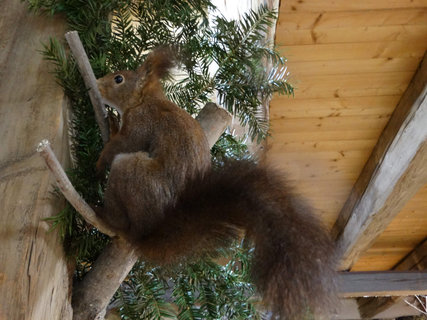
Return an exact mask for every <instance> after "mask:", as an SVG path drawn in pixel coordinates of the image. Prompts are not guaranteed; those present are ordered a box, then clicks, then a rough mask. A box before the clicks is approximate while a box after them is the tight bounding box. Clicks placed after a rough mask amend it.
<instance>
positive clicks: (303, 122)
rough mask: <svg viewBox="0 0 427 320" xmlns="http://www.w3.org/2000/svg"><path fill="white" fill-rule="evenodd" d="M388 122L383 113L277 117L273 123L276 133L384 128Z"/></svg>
mask: <svg viewBox="0 0 427 320" xmlns="http://www.w3.org/2000/svg"><path fill="white" fill-rule="evenodd" d="M387 122H388V117H386V116H381V115H368V116H347V117H344V116H338V117H319V118H292V119H286V118H285V119H276V120H275V121H274V122H273V123H272V129H271V130H272V132H273V133H274V134H280V133H286V132H292V133H295V132H306V133H308V132H319V131H322V132H324V131H341V130H342V131H344V130H352V129H357V130H375V129H378V128H379V130H382V129H383V128H384V126H385V125H386V124H387Z"/></svg>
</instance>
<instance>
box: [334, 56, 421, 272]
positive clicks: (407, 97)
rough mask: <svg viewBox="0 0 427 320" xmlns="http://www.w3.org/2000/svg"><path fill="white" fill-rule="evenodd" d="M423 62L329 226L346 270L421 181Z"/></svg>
mask: <svg viewBox="0 0 427 320" xmlns="http://www.w3.org/2000/svg"><path fill="white" fill-rule="evenodd" d="M426 83H427V61H424V62H423V63H422V64H421V66H420V68H419V70H418V71H417V73H416V75H415V76H414V78H413V80H412V82H411V84H410V86H409V88H408V90H407V91H406V92H405V94H404V96H403V97H402V99H401V101H400V103H399V105H398V107H397V108H396V110H395V112H394V113H393V115H392V118H391V119H390V122H389V123H388V125H387V127H386V129H385V130H384V132H383V134H382V136H381V137H380V139H379V141H378V143H377V145H376V147H375V149H374V151H373V153H372V155H371V157H370V158H369V160H368V163H367V164H366V166H365V168H364V171H363V172H362V174H361V176H360V177H359V179H358V181H357V183H356V185H355V186H354V188H353V191H352V193H351V194H350V196H349V199H348V200H347V203H346V205H345V206H344V208H343V210H342V211H341V213H340V217H339V219H338V220H337V223H336V225H335V227H334V232H335V234H336V235H337V245H338V247H339V248H340V250H342V251H341V252H342V254H343V263H342V268H343V269H348V268H350V267H351V266H352V265H353V264H354V262H355V261H356V260H357V259H358V257H359V256H360V254H361V253H362V252H363V251H364V250H365V249H366V248H368V247H369V246H370V245H371V244H372V242H373V241H374V240H375V238H376V237H377V236H378V235H379V234H380V233H381V232H382V231H384V229H385V228H386V227H387V225H388V224H389V223H390V222H391V220H392V219H393V218H394V217H395V216H396V215H397V214H398V213H399V211H400V210H401V209H402V208H403V206H404V205H405V204H406V202H407V201H408V200H409V199H410V198H411V197H412V196H413V195H414V194H415V193H416V192H417V191H418V189H419V188H420V187H421V186H422V185H424V184H425V182H426V181H427V168H426V167H425V166H424V164H425V161H426V160H427V142H425V139H426V137H427V127H426V126H425V123H427V98H426V93H427V86H426Z"/></svg>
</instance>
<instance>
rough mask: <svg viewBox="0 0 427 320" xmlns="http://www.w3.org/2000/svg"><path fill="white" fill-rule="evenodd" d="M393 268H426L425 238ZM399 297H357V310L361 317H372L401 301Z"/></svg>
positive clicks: (426, 250)
mask: <svg viewBox="0 0 427 320" xmlns="http://www.w3.org/2000/svg"><path fill="white" fill-rule="evenodd" d="M393 269H394V270H401V271H403V270H426V269H427V238H426V239H424V241H422V242H421V243H420V244H419V245H418V246H417V247H416V248H415V249H414V250H413V251H412V252H410V253H409V254H408V255H407V256H406V257H405V258H403V259H402V261H400V262H399V263H398V264H397V265H396V266H395V267H394V268H393ZM401 300H402V298H401V297H382V298H359V299H358V301H357V303H358V304H359V312H360V315H361V316H362V317H363V318H373V317H375V316H376V315H377V314H379V313H380V312H383V311H385V310H388V309H389V308H391V307H392V306H393V305H395V304H396V303H398V302H399V301H401Z"/></svg>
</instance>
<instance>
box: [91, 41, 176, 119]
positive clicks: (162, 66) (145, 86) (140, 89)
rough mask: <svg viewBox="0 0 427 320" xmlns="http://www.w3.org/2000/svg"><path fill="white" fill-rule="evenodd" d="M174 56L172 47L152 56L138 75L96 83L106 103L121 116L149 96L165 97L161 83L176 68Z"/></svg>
mask: <svg viewBox="0 0 427 320" xmlns="http://www.w3.org/2000/svg"><path fill="white" fill-rule="evenodd" d="M173 56H174V55H173V53H172V50H171V49H170V48H169V47H160V48H158V49H156V50H154V51H153V52H151V53H150V54H149V55H148V56H147V58H146V59H145V61H144V63H143V64H142V65H141V66H140V67H139V68H138V69H137V70H135V71H130V70H126V71H117V72H114V73H112V74H108V75H106V76H104V77H102V78H100V79H98V80H97V81H96V82H97V84H98V88H99V91H100V92H101V95H102V97H103V98H104V99H105V102H106V103H107V104H109V105H110V106H112V107H115V108H117V109H118V110H119V111H120V112H121V113H123V112H124V111H126V109H129V108H132V107H134V106H136V105H138V104H140V103H142V101H143V100H144V97H148V96H156V95H157V96H159V95H161V96H163V88H162V85H161V83H160V79H162V78H163V77H165V76H166V75H167V73H168V71H169V69H170V68H171V67H172V66H173V63H174V62H173Z"/></svg>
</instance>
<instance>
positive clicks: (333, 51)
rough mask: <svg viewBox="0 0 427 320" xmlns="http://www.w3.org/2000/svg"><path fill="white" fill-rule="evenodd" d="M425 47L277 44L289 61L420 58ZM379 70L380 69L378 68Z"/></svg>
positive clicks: (393, 43) (381, 43) (414, 44)
mask: <svg viewBox="0 0 427 320" xmlns="http://www.w3.org/2000/svg"><path fill="white" fill-rule="evenodd" d="M426 48H427V44H426V43H425V42H413V41H385V40H382V41H376V42H352V43H331V44H311V45H296V44H289V45H287V46H279V47H278V49H279V51H280V52H281V54H282V55H284V56H285V57H287V58H288V60H289V61H290V62H299V61H338V60H357V59H359V60H360V59H377V58H386V59H388V58H411V57H415V58H417V57H418V58H421V57H422V56H423V55H424V52H425V50H426ZM290 71H291V72H292V70H290ZM379 71H380V70H379Z"/></svg>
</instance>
